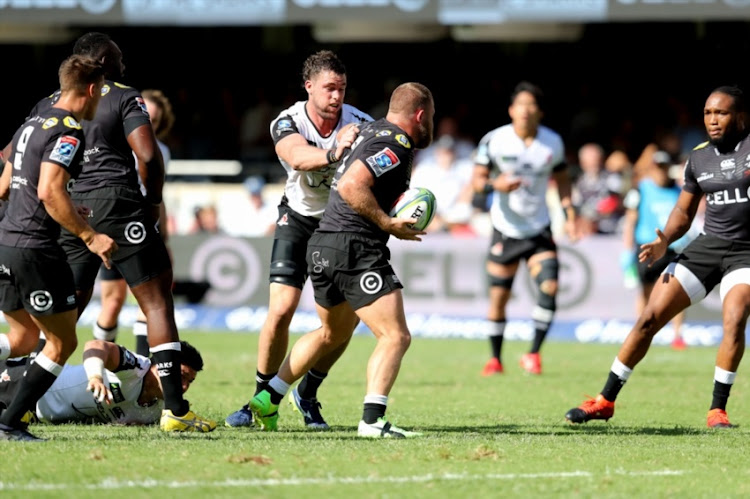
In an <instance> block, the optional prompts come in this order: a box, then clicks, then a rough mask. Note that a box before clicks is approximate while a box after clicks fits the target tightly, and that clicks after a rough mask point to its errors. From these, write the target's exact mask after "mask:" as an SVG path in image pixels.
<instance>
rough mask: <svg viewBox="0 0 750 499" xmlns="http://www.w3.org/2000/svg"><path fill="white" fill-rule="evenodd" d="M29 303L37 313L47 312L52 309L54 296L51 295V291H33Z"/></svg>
mask: <svg viewBox="0 0 750 499" xmlns="http://www.w3.org/2000/svg"><path fill="white" fill-rule="evenodd" d="M29 301H30V302H31V306H32V307H34V310H36V311H37V312H46V311H47V310H49V309H50V308H52V295H51V294H49V291H43V290H40V291H32V292H31V294H30V295H29Z"/></svg>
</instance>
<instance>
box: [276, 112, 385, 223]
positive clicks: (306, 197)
mask: <svg viewBox="0 0 750 499" xmlns="http://www.w3.org/2000/svg"><path fill="white" fill-rule="evenodd" d="M306 102H307V101H299V102H297V103H296V104H294V105H293V106H291V107H290V108H288V109H285V110H284V111H282V112H281V113H279V115H278V116H277V117H276V119H275V120H273V121H272V122H271V137H273V143H274V144H276V143H277V142H278V141H279V140H281V139H283V138H284V137H286V136H287V135H290V134H292V133H299V134H300V135H302V136H303V137H304V138H305V139H307V143H308V144H312V145H314V146H316V147H320V148H321V149H333V148H335V147H336V134H337V133H338V132H339V131H340V130H341V129H342V128H343V127H344V126H346V125H348V124H349V123H363V122H368V121H373V120H372V117H371V116H370V115H369V114H367V113H364V112H362V111H360V110H359V109H357V108H356V107H354V106H350V105H349V104H344V105H343V106H342V110H341V119H340V120H339V123H338V125H336V128H335V129H334V130H333V132H331V135H330V136H328V137H323V136H322V135H320V132H319V131H318V129H317V128H316V127H315V125H314V124H313V122H312V121H311V120H310V117H309V116H308V115H307V111H306V110H305V103H306ZM279 161H280V162H281V165H282V166H283V167H284V169H285V170H286V174H287V180H286V186H285V187H284V194H285V195H286V197H287V200H288V203H289V207H290V208H292V209H293V210H294V211H296V212H297V213H299V214H300V215H304V216H309V217H316V218H320V217H321V216H323V210H324V209H325V206H326V203H327V202H328V196H329V195H330V193H331V181H332V180H333V175H334V174H335V173H336V168H338V166H339V163H338V162H337V163H333V164H331V165H328V166H326V167H323V168H322V169H320V170H317V171H313V172H302V171H296V170H294V169H293V168H292V167H291V166H290V165H289V164H288V163H287V162H286V161H284V160H283V159H281V158H279Z"/></svg>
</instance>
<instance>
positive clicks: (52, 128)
mask: <svg viewBox="0 0 750 499" xmlns="http://www.w3.org/2000/svg"><path fill="white" fill-rule="evenodd" d="M85 145H86V143H85V138H84V132H83V129H82V128H81V125H80V124H79V123H78V122H77V121H76V120H75V118H73V116H72V115H71V114H70V113H69V112H68V111H65V110H63V109H58V108H54V107H51V108H49V109H47V110H46V111H45V112H44V113H43V114H39V115H36V116H32V117H31V118H29V119H28V120H27V121H26V123H24V124H23V125H22V126H21V128H19V129H18V130H17V131H16V133H15V135H14V136H13V146H12V147H13V153H12V155H11V157H10V158H8V159H9V161H11V163H13V174H12V177H11V181H10V196H9V199H8V203H7V209H6V212H5V216H4V217H3V218H2V220H0V244H2V245H3V246H12V247H19V248H37V249H47V248H56V247H57V238H58V237H59V236H60V225H59V224H58V223H57V222H56V221H55V220H54V219H53V218H52V217H51V216H50V215H49V213H47V210H45V209H44V205H43V204H42V202H41V201H40V200H39V195H38V194H37V188H38V186H39V175H40V172H41V165H42V163H47V162H49V163H54V164H56V165H58V166H60V167H61V168H63V169H65V170H66V171H67V172H68V173H69V174H70V176H71V178H75V177H76V176H77V175H78V174H79V172H80V171H81V162H82V160H83V151H84V148H85Z"/></svg>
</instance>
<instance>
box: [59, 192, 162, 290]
mask: <svg viewBox="0 0 750 499" xmlns="http://www.w3.org/2000/svg"><path fill="white" fill-rule="evenodd" d="M72 198H73V203H74V204H76V205H83V206H86V207H88V208H89V209H90V210H91V214H90V215H89V219H88V222H89V224H91V226H92V227H93V228H94V229H95V230H96V231H98V232H101V233H104V234H107V235H108V236H109V237H111V238H112V239H114V240H115V242H116V243H117V245H118V249H117V251H116V252H114V254H113V255H112V261H113V263H114V265H115V267H116V268H117V270H118V271H119V272H120V274H121V275H122V277H123V278H124V279H125V280H126V281H127V283H128V285H129V286H130V287H131V288H132V287H134V286H137V285H139V284H143V283H144V282H147V281H149V280H151V279H153V278H154V277H156V276H157V275H160V274H161V273H163V272H164V271H165V270H169V269H171V267H172V263H171V261H170V259H169V253H168V252H167V248H166V246H165V245H164V241H163V240H162V238H161V235H160V234H159V232H158V231H157V229H156V222H155V221H154V219H153V218H152V217H151V214H150V212H149V211H148V208H149V206H148V203H147V202H146V200H145V199H144V197H143V195H142V194H141V192H140V191H139V190H134V189H130V188H127V187H102V188H99V189H95V190H93V191H90V192H83V193H74V194H73V195H72ZM60 245H61V246H62V248H63V250H64V251H65V253H66V254H67V255H68V263H69V264H70V268H71V269H72V270H73V275H74V278H75V286H76V289H78V290H83V291H86V290H89V289H91V288H93V286H94V281H95V280H96V275H97V273H98V272H99V267H100V266H101V263H102V261H101V258H99V257H98V256H97V255H95V254H94V253H92V252H91V251H89V249H88V248H87V247H86V245H85V244H84V243H83V241H81V239H79V238H78V237H76V236H74V235H73V234H71V233H70V232H68V231H66V230H64V229H63V230H62V234H61V236H60Z"/></svg>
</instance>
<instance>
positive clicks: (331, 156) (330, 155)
mask: <svg viewBox="0 0 750 499" xmlns="http://www.w3.org/2000/svg"><path fill="white" fill-rule="evenodd" d="M326 160H328V164H329V165H332V164H333V163H335V162H336V161H338V159H336V149H328V152H327V153H326Z"/></svg>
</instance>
